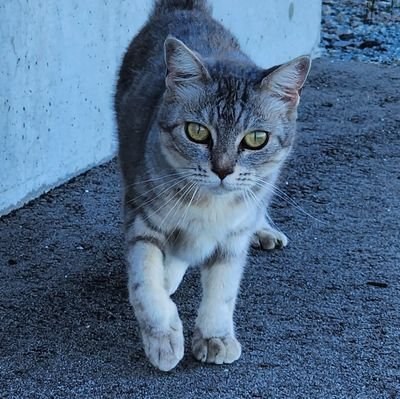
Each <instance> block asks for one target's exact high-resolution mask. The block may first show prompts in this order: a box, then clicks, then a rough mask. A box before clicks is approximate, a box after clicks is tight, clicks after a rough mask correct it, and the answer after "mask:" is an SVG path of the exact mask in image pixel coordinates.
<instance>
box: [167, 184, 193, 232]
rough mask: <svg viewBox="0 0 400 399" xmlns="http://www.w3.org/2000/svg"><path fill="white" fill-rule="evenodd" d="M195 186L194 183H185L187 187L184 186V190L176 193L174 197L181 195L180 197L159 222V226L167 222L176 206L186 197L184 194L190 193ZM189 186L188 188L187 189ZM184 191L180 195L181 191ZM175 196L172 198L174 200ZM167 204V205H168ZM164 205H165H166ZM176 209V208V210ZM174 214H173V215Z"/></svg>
mask: <svg viewBox="0 0 400 399" xmlns="http://www.w3.org/2000/svg"><path fill="white" fill-rule="evenodd" d="M194 185H195V183H187V185H185V186H184V188H183V189H182V190H181V192H177V193H176V195H178V194H181V196H180V197H179V198H178V199H177V200H176V202H175V204H174V206H173V207H171V209H170V210H169V211H168V213H167V214H166V215H165V217H164V219H163V220H162V221H161V223H160V226H163V224H164V222H165V221H166V220H167V218H168V216H169V215H170V214H171V212H172V211H173V210H174V209H175V208H176V207H177V206H178V204H179V203H180V202H181V200H182V198H184V197H185V196H186V193H188V192H190V190H191V189H192V187H193V186H194ZM188 186H189V187H188ZM183 190H185V191H184V192H183V194H182V191H183ZM176 195H174V196H173V197H172V198H175V197H176ZM168 202H169V201H168ZM168 202H167V203H168ZM167 203H166V204H167ZM166 204H165V205H166ZM176 209H177V208H176ZM175 214H176V212H175V213H174V215H175Z"/></svg>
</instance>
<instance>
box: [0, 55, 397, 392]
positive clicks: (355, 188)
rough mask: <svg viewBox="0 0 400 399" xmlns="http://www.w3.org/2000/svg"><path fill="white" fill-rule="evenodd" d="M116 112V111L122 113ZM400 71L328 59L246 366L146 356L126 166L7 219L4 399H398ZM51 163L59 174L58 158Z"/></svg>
mask: <svg viewBox="0 0 400 399" xmlns="http://www.w3.org/2000/svg"><path fill="white" fill-rule="evenodd" d="M110 112H111V111H110ZM399 132H400V71H399V68H398V67H394V66H393V67H391V66H377V65H368V64H361V63H355V62H339V61H337V62H330V61H329V60H319V61H316V62H315V63H314V66H313V69H312V73H311V76H310V80H309V83H308V84H307V86H306V88H305V89H304V92H303V98H302V105H301V109H300V116H299V132H298V139H297V143H296V148H295V150H294V151H293V153H292V156H291V159H290V160H289V162H288V163H287V165H286V168H285V170H284V172H283V174H282V177H281V179H280V181H279V187H280V188H281V189H282V190H283V191H284V192H285V193H286V194H287V195H288V196H289V197H290V200H283V199H281V198H275V200H274V202H273V207H272V212H271V213H272V215H273V219H274V220H275V222H276V224H277V225H278V226H279V227H280V228H281V229H282V230H283V231H284V232H285V233H286V234H287V235H288V236H289V239H290V242H289V246H288V247H287V248H285V249H284V250H277V251H274V252H262V251H257V250H252V252H251V255H250V257H249V261H248V265H247V269H246V272H245V275H244V279H243V282H242V286H241V287H242V288H241V293H240V297H239V300H238V305H237V311H236V317H235V320H236V326H237V335H238V338H239V340H240V341H241V343H242V346H243V354H242V357H241V358H240V360H239V361H237V362H236V363H234V364H232V365H222V366H216V365H204V364H200V363H198V362H197V361H196V360H194V359H193V357H192V356H191V354H190V350H189V348H190V336H191V329H192V328H193V324H194V318H195V315H196V309H197V306H198V304H199V298H200V285H199V272H198V270H196V269H192V270H190V271H189V272H188V274H187V275H186V277H185V279H184V281H183V283H182V285H181V287H180V288H179V290H178V291H177V293H176V294H175V295H174V299H175V301H176V303H177V305H178V308H179V311H180V315H181V318H182V320H183V324H184V329H185V334H186V335H185V338H186V351H185V356H184V359H183V361H182V362H181V363H180V364H179V365H178V367H177V368H176V369H175V370H173V371H172V372H170V373H163V372H159V371H157V370H156V369H154V368H153V367H152V366H151V365H150V364H149V363H148V361H147V360H146V359H145V356H144V352H143V349H142V346H141V342H140V338H139V334H138V329H137V325H136V321H135V318H134V316H133V312H132V310H131V308H130V306H129V303H128V295H127V289H126V270H125V264H124V259H123V235H122V229H121V212H120V195H121V193H120V191H121V184H120V179H119V175H118V167H117V162H116V161H115V160H114V161H112V162H110V163H108V164H105V165H102V166H100V167H97V168H95V169H92V170H90V171H89V172H87V173H85V174H83V175H81V176H79V177H76V178H74V179H73V180H72V181H70V182H69V183H67V184H65V185H63V186H61V187H59V188H57V189H54V190H52V191H51V192H49V193H48V194H46V195H43V196H42V197H40V198H38V199H37V200H35V201H32V202H30V203H29V204H28V205H26V206H25V207H23V208H21V209H19V210H17V211H14V212H12V213H11V214H9V215H7V216H4V217H3V218H1V219H0V293H1V295H0V398H18V399H19V398H29V399H31V398H32V399H34V398H68V399H72V398H86V399H87V398H118V399H119V398H121V399H122V398H176V399H179V398H230V399H232V398H276V399H280V398H282V399H283V398H285V399H295V398H316V399H330V398H343V399H352V398H357V399H362V398H368V399H369V398H370V399H380V398H388V399H396V398H400V248H399V247H400V133H399ZM49 167H51V165H49Z"/></svg>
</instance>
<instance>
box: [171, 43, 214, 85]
mask: <svg viewBox="0 0 400 399" xmlns="http://www.w3.org/2000/svg"><path fill="white" fill-rule="evenodd" d="M164 55H165V63H166V65H167V76H166V78H165V83H166V86H167V87H168V88H169V89H176V88H182V87H185V86H186V87H188V86H193V85H196V84H199V83H206V82H208V81H209V80H211V78H210V74H209V73H208V71H207V68H206V67H205V66H204V64H203V62H202V61H201V59H200V56H199V55H198V54H196V53H195V52H193V51H192V50H190V49H189V47H187V46H186V45H185V44H184V43H183V42H181V41H180V40H178V39H176V38H175V37H173V36H168V37H167V39H166V40H165V42H164Z"/></svg>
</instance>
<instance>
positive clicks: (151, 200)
mask: <svg viewBox="0 0 400 399" xmlns="http://www.w3.org/2000/svg"><path fill="white" fill-rule="evenodd" d="M189 176H190V175H188V176H183V177H179V178H176V179H172V180H170V181H167V182H164V183H161V184H158V185H156V186H154V187H152V188H151V189H149V190H147V191H145V192H144V193H142V194H140V195H138V196H137V197H135V198H132V199H131V200H129V201H128V203H132V202H135V201H137V200H139V199H140V198H142V197H144V196H145V195H146V194H148V193H150V192H152V191H155V190H157V189H159V188H161V187H164V186H166V185H169V186H168V187H167V188H164V189H163V190H162V191H161V192H160V193H157V195H156V196H155V197H154V198H150V199H148V200H147V201H145V202H144V203H142V204H140V206H139V207H138V208H137V209H140V208H142V207H143V206H145V205H147V204H150V203H151V202H153V201H155V200H156V199H157V198H159V197H160V196H161V195H163V194H164V193H166V192H168V191H169V190H171V189H172V188H174V187H176V186H177V185H179V184H180V183H182V182H183V181H185V180H186V179H187V178H188V177H189ZM171 183H173V184H172V185H171Z"/></svg>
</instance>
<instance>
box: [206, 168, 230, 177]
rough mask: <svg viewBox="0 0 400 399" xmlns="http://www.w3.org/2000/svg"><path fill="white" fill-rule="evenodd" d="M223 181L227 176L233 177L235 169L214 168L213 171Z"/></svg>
mask: <svg viewBox="0 0 400 399" xmlns="http://www.w3.org/2000/svg"><path fill="white" fill-rule="evenodd" d="M211 170H212V171H213V172H214V173H215V174H216V175H217V176H218V177H219V178H220V179H221V180H224V179H225V177H226V176H228V175H231V174H232V173H233V169H232V168H230V167H227V168H215V167H214V168H212V169H211Z"/></svg>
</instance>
